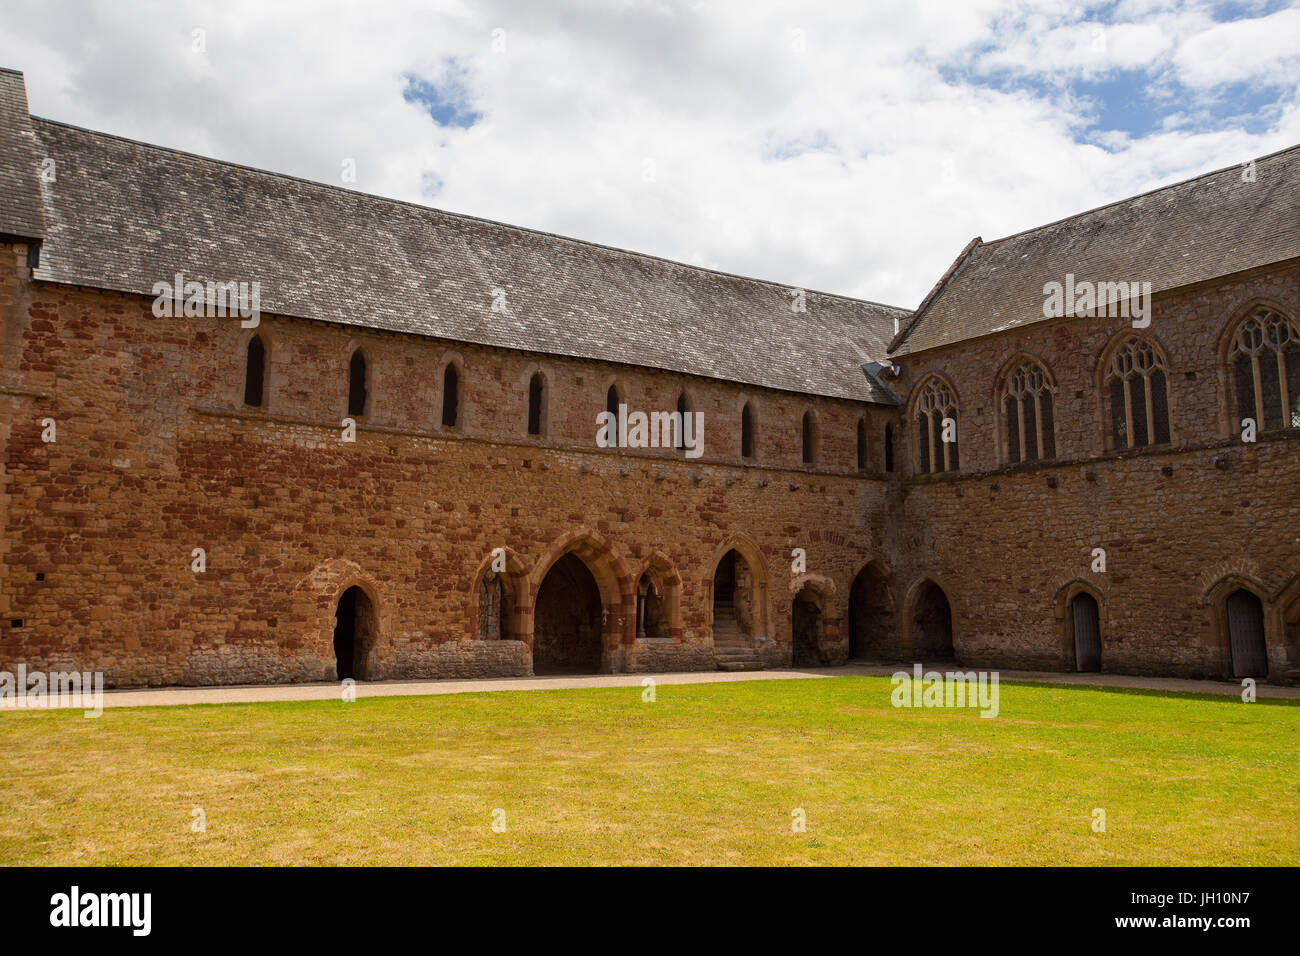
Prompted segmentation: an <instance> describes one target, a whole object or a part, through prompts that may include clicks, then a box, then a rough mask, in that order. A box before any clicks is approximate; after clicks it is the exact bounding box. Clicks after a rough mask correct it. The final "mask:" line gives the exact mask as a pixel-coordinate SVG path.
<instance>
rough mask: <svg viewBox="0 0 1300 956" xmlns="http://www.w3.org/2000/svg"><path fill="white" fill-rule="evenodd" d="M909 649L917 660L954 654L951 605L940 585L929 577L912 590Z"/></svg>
mask: <svg viewBox="0 0 1300 956" xmlns="http://www.w3.org/2000/svg"><path fill="white" fill-rule="evenodd" d="M912 653H913V655H914V656H915V657H916V659H917V660H920V661H950V660H953V659H954V658H955V657H956V654H955V653H954V652H953V646H952V606H951V605H950V604H949V603H948V595H946V594H944V593H943V588H941V587H939V585H937V584H935V583H934V582H933V581H928V580H927V581H925V582H924V583H923V584H922V585H921V587H920V589H919V590H918V591H917V593H916V604H915V606H914V610H913V612H912Z"/></svg>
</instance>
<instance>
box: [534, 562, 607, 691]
mask: <svg viewBox="0 0 1300 956" xmlns="http://www.w3.org/2000/svg"><path fill="white" fill-rule="evenodd" d="M601 617H602V608H601V600H600V587H599V585H597V584H596V578H595V576H594V575H592V573H591V571H590V570H589V569H588V568H587V566H586V565H585V564H584V563H583V562H582V559H581V558H579V557H578V556H577V555H575V554H573V553H572V552H570V553H569V554H565V555H563V556H562V557H561V558H560V559H559V560H558V561H556V562H555V563H554V564H553V565H552V566H551V568H550V570H548V571H547V572H546V577H544V578H543V579H542V583H541V586H540V587H539V588H538V590H537V602H536V604H535V605H534V607H533V673H534V674H548V673H550V674H556V673H585V674H596V673H599V672H600V670H601V662H602V658H603V650H604V648H603V641H602V635H603V627H602V621H601Z"/></svg>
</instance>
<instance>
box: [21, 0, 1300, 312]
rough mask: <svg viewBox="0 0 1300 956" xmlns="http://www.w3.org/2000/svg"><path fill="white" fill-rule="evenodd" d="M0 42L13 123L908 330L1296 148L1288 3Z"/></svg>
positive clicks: (785, 11) (170, 8)
mask: <svg viewBox="0 0 1300 956" xmlns="http://www.w3.org/2000/svg"><path fill="white" fill-rule="evenodd" d="M0 24H2V26H0V65H3V66H9V67H12V68H15V69H19V70H22V71H23V72H25V73H26V76H27V90H28V96H29V98H30V101H31V108H32V112H33V113H35V114H36V115H38V116H43V117H47V118H50V119H56V120H60V121H64V122H69V123H74V124H77V125H80V126H86V127H90V128H92V129H97V130H103V131H106V132H111V133H116V134H119V135H122V136H128V137H132V138H135V139H141V140H146V141H148V142H152V143H158V144H162V145H166V146H171V147H176V148H179V149H185V150H190V151H193V152H197V153H201V154H204V155H208V156H214V157H217V158H220V159H225V160H230V161H233V162H238V163H243V164H246V165H250V166H257V167H262V168H266V169H272V170H276V171H279V172H286V173H291V174H293V175H296V176H301V177H304V178H309V179H315V180H320V181H322V182H327V183H334V184H338V185H341V186H347V187H348V188H355V189H361V190H364V191H366V192H372V193H378V194H380V195H385V196H393V197H397V198H400V199H405V200H410V201H414V202H419V203H423V204H426V205H430V206H435V207H438V208H443V209H449V210H455V211H457V212H464V213H469V214H472V215H476V216H482V217H485V218H489V219H498V220H502V221H505V222H510V223H516V224H518V225H522V226H529V227H533V228H537V229H543V230H548V231H551V232H557V233H562V234H564V235H570V236H575V237H578V238H581V239H588V240H592V241H595V242H603V243H608V244H611V245H616V246H622V247H626V248H631V249H635V250H637V251H640V252H646V253H652V254H656V255H661V256H665V257H667V258H671V259H679V260H682V261H686V262H691V263H695V264H698V265H704V266H709V267H712V268H717V269H723V270H727V271H730V272H738V273H741V274H743V275H752V276H758V277H760V278H765V279H773V280H776V281H779V282H783V283H788V284H790V285H792V286H795V285H797V286H803V287H807V288H813V289H820V290H824V291H829V292H840V293H845V294H849V295H855V296H860V297H863V298H868V299H873V300H876V301H883V302H888V303H891V304H896V305H904V306H908V307H914V306H916V305H917V304H918V302H919V301H920V299H921V298H922V296H924V294H925V292H926V291H927V290H928V289H929V287H930V285H931V284H932V283H933V282H934V281H935V279H936V278H937V277H938V276H939V274H941V273H942V272H943V270H944V269H946V268H947V266H948V264H949V263H950V262H951V261H952V259H953V257H954V256H955V255H956V254H957V253H958V252H959V251H960V250H961V248H962V246H964V245H965V244H966V242H967V241H969V240H970V239H971V237H973V236H976V235H982V236H983V237H984V238H985V239H986V240H988V239H994V238H997V237H1000V236H1004V235H1007V234H1009V233H1013V232H1016V231H1019V230H1021V229H1026V228H1029V227H1032V226H1035V225H1039V224H1041V223H1044V222H1049V221H1051V220H1053V219H1058V218H1061V217H1063V216H1067V215H1070V214H1072V213H1075V212H1079V211H1081V210H1084V209H1087V208H1090V207H1092V206H1096V205H1099V204H1102V203H1106V202H1110V201H1112V200H1116V199H1121V198H1124V197H1126V196H1129V195H1132V194H1134V193H1138V192H1141V191H1143V190H1147V189H1151V188H1153V187H1156V186H1159V185H1162V184H1166V183H1170V182H1175V181H1177V180H1180V179H1183V178H1186V177H1188V176H1191V175H1195V174H1197V173H1201V172H1205V171H1208V170H1211V169H1217V168H1219V167H1223V166H1229V165H1234V164H1237V163H1241V162H1244V161H1245V160H1247V159H1249V158H1251V157H1255V156H1259V155H1263V154H1265V153H1268V152H1271V151H1273V150H1277V149H1280V148H1283V147H1286V146H1291V145H1295V144H1297V143H1300V0H1297V2H1274V0H1258V2H1255V0H1246V2H1235V3H1210V2H1195V0H1193V2H1166V0H1119V2H1108V3H1075V4H1071V3H1064V2H1039V0H946V2H922V0H896V2H895V0H862V2H838V3H832V2H828V3H825V4H817V3H770V2H764V0H740V2H734V3H722V2H675V0H658V2H654V0H621V2H620V0H602V2H596V0H592V2H546V3H540V2H500V0H488V2H427V0H426V2H419V3H407V2H400V3H399V2H388V0H370V2H365V3H342V2H314V3H311V4H302V5H301V6H300V7H295V5H293V4H289V3H282V4H274V5H272V4H270V3H266V2H264V0H223V2H217V3H200V2H143V0H115V2H113V3H93V4H92V3H89V2H87V3H80V4H74V3H66V4H65V3H58V2H53V3H41V4H33V3H30V2H28V0H0ZM349 161H351V162H352V164H353V166H349ZM350 168H355V181H350V180H346V179H345V178H344V177H345V174H346V171H347V170H348V169H350Z"/></svg>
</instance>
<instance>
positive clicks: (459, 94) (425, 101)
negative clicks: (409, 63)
mask: <svg viewBox="0 0 1300 956" xmlns="http://www.w3.org/2000/svg"><path fill="white" fill-rule="evenodd" d="M444 73H445V78H444V79H443V80H442V82H440V83H434V82H432V81H430V80H426V79H425V78H424V77H421V76H416V75H415V74H414V73H404V74H402V79H404V80H405V81H406V89H404V90H403V91H402V99H404V100H406V102H408V103H416V104H418V105H420V106H422V107H423V108H424V111H425V112H426V113H428V114H429V116H430V118H431V119H432V120H433V121H434V122H435V123H437V124H438V125H439V126H444V127H451V128H453V129H469V128H470V127H471V126H473V125H474V124H475V123H477V122H478V121H479V120H481V119H482V118H483V114H482V113H480V112H478V111H477V110H475V109H473V108H472V106H471V105H470V97H469V90H468V88H467V87H466V85H465V79H466V76H467V73H466V71H465V69H464V68H463V67H461V66H458V65H457V64H456V63H455V62H454V61H452V62H449V63H448V64H447V67H446V70H445V71H444Z"/></svg>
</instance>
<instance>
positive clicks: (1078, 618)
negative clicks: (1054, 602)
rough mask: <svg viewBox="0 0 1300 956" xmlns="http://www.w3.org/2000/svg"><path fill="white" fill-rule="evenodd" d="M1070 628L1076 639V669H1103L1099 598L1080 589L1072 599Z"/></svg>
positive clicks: (1085, 670) (1082, 670)
mask: <svg viewBox="0 0 1300 956" xmlns="http://www.w3.org/2000/svg"><path fill="white" fill-rule="evenodd" d="M1070 629H1071V635H1072V637H1073V639H1074V669H1075V670H1076V671H1080V672H1088V671H1099V670H1101V611H1100V608H1099V607H1098V606H1097V599H1096V598H1095V597H1093V596H1092V595H1091V594H1089V593H1088V592H1087V591H1080V592H1079V593H1078V594H1076V595H1075V596H1074V597H1073V598H1071V599H1070Z"/></svg>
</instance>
